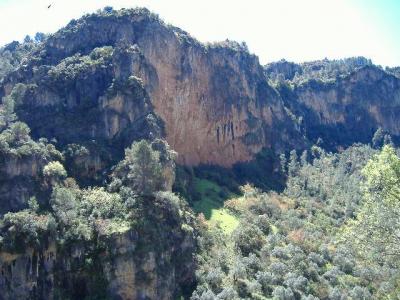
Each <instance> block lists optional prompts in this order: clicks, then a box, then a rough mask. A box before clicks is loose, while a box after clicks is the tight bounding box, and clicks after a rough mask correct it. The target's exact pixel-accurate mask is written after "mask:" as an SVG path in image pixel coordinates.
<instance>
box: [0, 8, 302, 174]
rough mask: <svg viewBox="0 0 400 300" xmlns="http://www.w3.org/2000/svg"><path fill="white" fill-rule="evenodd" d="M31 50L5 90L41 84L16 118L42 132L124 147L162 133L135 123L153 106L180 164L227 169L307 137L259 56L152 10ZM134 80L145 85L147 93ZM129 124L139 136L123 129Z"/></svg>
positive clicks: (114, 17) (65, 140)
mask: <svg viewBox="0 0 400 300" xmlns="http://www.w3.org/2000/svg"><path fill="white" fill-rule="evenodd" d="M96 49H97V50H96ZM99 49H100V50H99ZM33 56H34V57H35V59H32V60H31V61H29V62H28V63H27V65H25V66H24V67H21V68H20V69H19V70H18V71H16V72H14V73H12V74H11V75H10V76H8V77H7V78H6V80H5V81H4V83H3V93H4V94H6V93H10V92H11V91H12V87H13V85H15V84H16V83H17V82H24V83H26V84H28V83H29V84H31V85H33V86H35V87H34V88H33V91H32V92H31V93H30V94H29V97H28V96H26V97H25V98H24V99H25V100H24V101H22V102H23V104H22V105H21V106H19V115H20V116H21V118H22V119H23V120H24V121H26V122H27V123H28V124H29V125H30V126H31V128H32V131H33V133H34V134H35V135H37V136H53V137H54V136H55V137H56V138H57V140H59V142H61V143H62V144H69V143H78V142H80V141H81V140H84V139H92V140H95V141H97V142H101V143H103V144H107V143H109V144H111V143H112V144H113V145H114V149H115V148H118V147H119V148H122V145H123V146H126V144H127V143H128V142H127V141H130V142H131V141H132V140H134V139H138V138H143V137H145V138H146V137H147V138H148V137H151V136H152V135H157V134H158V135H160V134H159V133H160V132H161V131H160V130H158V131H157V130H155V129H152V128H151V126H150V125H149V124H148V123H149V122H147V123H146V124H145V125H143V126H142V125H140V123H139V122H138V120H142V119H143V118H145V116H146V115H148V114H151V113H152V112H154V114H155V115H156V116H158V117H160V119H161V120H162V121H163V126H161V127H163V132H162V134H164V135H165V138H166V140H167V141H168V143H169V144H170V146H171V147H172V148H173V149H174V150H175V151H176V152H178V154H179V155H178V162H179V163H182V164H186V165H198V164H201V163H203V164H217V165H222V166H227V167H229V166H232V165H233V164H234V163H236V162H242V161H248V160H250V159H252V158H253V157H254V156H255V154H256V153H257V152H259V151H260V150H261V149H262V148H264V147H267V148H271V147H274V148H277V149H282V148H283V146H284V145H286V144H291V145H293V146H295V145H296V146H298V145H301V144H302V143H303V142H302V141H301V137H300V136H301V134H300V133H299V132H298V130H297V129H298V128H297V127H296V126H295V124H293V121H292V120H291V119H290V118H289V116H288V115H287V113H286V110H285V109H284V106H283V102H282V100H281V98H280V96H279V94H278V93H277V92H276V91H275V90H274V89H273V88H271V87H270V86H269V85H268V83H267V81H266V78H265V75H264V71H263V68H262V67H261V66H260V64H259V62H258V58H257V57H256V56H254V55H251V54H249V53H248V51H247V50H246V49H245V47H244V46H242V45H239V44H237V43H233V42H226V43H221V44H216V45H203V44H201V43H199V42H198V41H196V40H195V39H194V38H192V37H190V36H189V35H188V34H187V33H185V32H183V31H182V30H180V29H178V28H175V27H172V26H168V25H165V24H164V23H163V22H162V21H160V20H159V19H158V17H156V16H154V15H153V14H151V13H149V12H148V11H147V10H140V9H138V10H122V11H118V12H114V13H111V14H108V13H102V14H94V15H89V16H86V17H83V18H82V19H80V20H78V21H73V22H71V23H70V24H69V25H68V26H67V27H65V28H64V29H62V30H60V31H59V32H57V33H56V34H54V35H52V36H50V37H49V38H48V39H47V41H46V42H45V43H44V44H43V46H42V47H41V48H40V49H39V50H38V51H36V53H35V54H34V55H33ZM88 57H89V58H90V59H89V58H88ZM129 78H135V80H136V81H137V82H140V83H141V84H143V89H142V91H141V87H140V84H136V85H129V80H130V79H129ZM116 83H122V84H120V85H119V86H118V84H116ZM121 85H123V86H124V88H123V90H118V91H116V87H117V89H118V88H120V87H121ZM113 89H114V90H115V92H114V94H113V95H112V96H110V90H113ZM140 91H141V92H140ZM111 94H112V93H111ZM135 99H137V100H135ZM140 99H144V100H140ZM146 99H148V100H146ZM32 112H34V114H33V116H32ZM65 116H67V117H69V121H67V122H66V121H65V120H66V118H65ZM44 119H45V120H47V122H41V121H40V120H44ZM59 120H64V121H59ZM50 124H51V125H52V126H51V128H50V126H49V125H50ZM140 126H142V128H143V130H139V129H140V128H139V127H140ZM133 128H136V129H133ZM129 129H130V130H131V131H135V132H136V133H139V132H141V133H142V136H140V135H139V134H133V135H129V134H125V132H126V131H129ZM122 137H124V138H125V140H124V141H125V142H122V143H120V141H121V138H122ZM116 144H117V146H115V145H116ZM120 152H121V151H120Z"/></svg>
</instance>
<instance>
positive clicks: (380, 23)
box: [0, 0, 400, 66]
mask: <svg viewBox="0 0 400 300" xmlns="http://www.w3.org/2000/svg"><path fill="white" fill-rule="evenodd" d="M50 4H52V6H51V7H50V8H49V9H48V8H47V7H48V5H50ZM104 6H112V7H114V8H115V9H117V8H122V7H125V8H129V7H136V6H141V7H147V8H148V9H150V10H151V11H153V12H155V13H157V14H158V15H159V16H160V17H161V18H162V19H163V20H164V21H165V22H167V23H170V24H173V25H175V26H177V27H180V28H182V29H183V30H185V31H187V32H189V33H190V34H191V35H192V36H194V37H195V38H197V39H198V40H200V41H202V42H213V41H221V40H225V39H231V40H236V41H238V42H242V41H244V42H246V44H247V45H248V47H249V50H250V52H252V53H254V54H256V55H257V56H258V57H259V58H260V61H261V63H268V62H271V61H277V60H280V59H282V58H284V59H286V60H289V61H294V62H303V61H310V60H316V59H323V58H329V59H338V58H344V57H350V56H365V57H367V58H371V59H372V60H373V62H374V63H376V64H379V65H382V66H400V0H241V1H239V0H201V1H200V0H0V28H1V30H0V45H3V44H6V43H9V42H11V41H13V40H22V39H23V38H24V37H25V36H26V35H27V34H29V35H31V36H33V35H34V34H35V33H36V32H45V33H53V32H55V31H57V30H58V29H59V28H61V27H63V26H65V25H66V24H67V23H68V22H69V21H70V20H71V19H72V18H75V19H77V18H79V17H80V16H82V15H83V14H86V13H91V12H94V11H96V10H97V9H100V8H103V7H104Z"/></svg>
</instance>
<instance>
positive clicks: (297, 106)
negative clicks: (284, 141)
mask: <svg viewBox="0 0 400 300" xmlns="http://www.w3.org/2000/svg"><path fill="white" fill-rule="evenodd" d="M281 95H282V97H283V98H284V100H285V104H286V105H287V106H288V107H290V109H291V110H292V111H293V112H294V113H295V114H296V115H297V117H301V118H302V120H303V125H304V127H305V130H306V134H307V137H308V138H309V139H311V140H314V141H316V140H317V139H318V138H319V137H322V138H323V140H324V141H325V142H326V146H329V147H334V148H336V147H339V146H346V145H351V144H352V143H354V142H363V143H368V142H369V141H370V140H371V138H372V136H373V134H374V132H375V131H376V130H377V129H378V128H379V127H380V128H382V129H383V130H384V131H386V132H389V133H390V134H391V135H392V138H393V139H394V140H395V141H397V142H398V141H399V137H400V119H399V118H398V115H399V114H400V79H399V78H397V77H395V76H393V75H391V74H389V73H387V72H385V71H383V70H382V69H380V68H378V67H375V66H364V67H361V68H358V69H356V70H354V71H353V72H352V73H350V74H348V75H346V76H344V77H342V78H338V79H337V80H335V81H330V82H321V81H316V80H309V81H306V82H304V83H302V84H299V85H295V86H294V87H293V88H292V89H290V88H287V87H285V86H283V87H281Z"/></svg>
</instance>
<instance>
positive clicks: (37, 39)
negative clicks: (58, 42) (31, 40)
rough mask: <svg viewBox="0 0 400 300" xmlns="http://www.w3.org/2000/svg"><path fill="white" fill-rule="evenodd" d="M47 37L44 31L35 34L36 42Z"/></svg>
mask: <svg viewBox="0 0 400 300" xmlns="http://www.w3.org/2000/svg"><path fill="white" fill-rule="evenodd" d="M45 38H46V35H45V34H44V33H43V32H36V34H35V42H38V43H41V42H43V41H44V39H45Z"/></svg>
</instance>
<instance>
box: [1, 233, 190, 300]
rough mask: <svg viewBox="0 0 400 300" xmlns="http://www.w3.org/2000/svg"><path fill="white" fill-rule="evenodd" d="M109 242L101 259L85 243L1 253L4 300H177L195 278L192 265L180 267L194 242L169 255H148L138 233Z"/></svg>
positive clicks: (150, 253) (170, 250)
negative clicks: (182, 288)
mask: <svg viewBox="0 0 400 300" xmlns="http://www.w3.org/2000/svg"><path fill="white" fill-rule="evenodd" d="M103 243H105V245H106V246H105V248H104V249H102V251H100V252H99V253H97V254H95V256H93V252H91V251H94V249H90V248H88V247H87V246H86V247H85V245H84V244H79V243H77V244H74V245H73V246H71V247H70V248H69V249H68V250H65V249H63V250H61V249H60V248H58V247H57V246H56V244H55V243H54V242H50V243H49V244H48V245H47V246H46V247H44V248H43V249H40V250H33V249H26V251H25V252H24V253H23V254H15V253H7V252H0V270H1V272H0V291H1V295H0V299H2V300H6V299H21V300H22V299H85V297H89V296H90V297H92V298H96V297H99V298H101V297H107V298H108V299H173V298H174V296H175V295H176V294H177V293H178V292H179V285H180V284H182V283H184V282H185V280H189V281H190V280H192V278H191V276H192V274H190V273H181V272H182V270H186V271H184V272H187V270H189V269H190V266H189V265H186V266H184V267H180V266H179V265H175V264H174V259H176V258H177V255H180V254H185V252H187V251H193V249H191V248H190V247H193V241H192V240H190V239H188V240H186V241H182V243H183V244H182V245H179V247H178V248H177V249H174V248H173V247H171V248H170V249H168V250H166V251H165V252H163V253H159V252H155V251H154V250H151V251H149V252H142V250H141V249H139V247H142V246H141V245H140V238H139V237H138V233H137V232H133V231H128V232H125V233H118V234H114V235H113V236H112V237H109V238H107V239H106V240H103ZM181 246H182V247H181ZM178 251H182V252H179V254H178ZM92 260H93V261H92ZM91 263H92V264H97V265H93V266H92V265H90V264H91ZM182 263H183V264H185V263H187V262H185V261H182ZM189 283H190V282H189Z"/></svg>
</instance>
